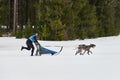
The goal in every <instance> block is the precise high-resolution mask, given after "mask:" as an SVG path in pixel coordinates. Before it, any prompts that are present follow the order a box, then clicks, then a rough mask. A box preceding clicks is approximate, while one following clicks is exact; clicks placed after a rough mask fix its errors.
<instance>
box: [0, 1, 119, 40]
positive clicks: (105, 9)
mask: <svg viewBox="0 0 120 80" xmlns="http://www.w3.org/2000/svg"><path fill="white" fill-rule="evenodd" d="M3 25H5V26H7V29H6V30H7V31H8V32H10V33H12V34H13V35H14V36H16V37H18V38H22V37H26V38H27V37H28V36H29V35H31V34H32V33H33V32H36V31H37V32H39V34H40V39H43V40H72V39H86V38H96V37H103V36H104V37H105V36H113V35H119V33H120V0H9V1H8V0H0V26H1V27H0V33H1V34H2V33H3V30H2V29H3V27H2V26H3Z"/></svg>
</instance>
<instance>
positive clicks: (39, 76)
mask: <svg viewBox="0 0 120 80" xmlns="http://www.w3.org/2000/svg"><path fill="white" fill-rule="evenodd" d="M39 43H40V44H41V45H42V46H44V47H46V48H48V49H52V50H55V51H59V49H60V47H56V46H63V47H64V48H63V50H62V52H61V53H60V54H59V55H54V56H51V55H42V56H30V54H31V52H30V51H27V50H23V51H21V50H20V48H21V46H26V39H16V38H14V37H1V38H0V80H120V36H112V37H101V38H96V39H85V40H72V41H71V40H70V41H42V40H39ZM91 43H93V44H96V47H95V48H93V49H91V51H92V52H93V54H91V55H87V54H85V55H76V56H75V51H76V49H75V48H76V47H77V46H78V45H79V44H87V45H88V44H91ZM34 53H35V52H34Z"/></svg>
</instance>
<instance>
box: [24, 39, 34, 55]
mask: <svg viewBox="0 0 120 80" xmlns="http://www.w3.org/2000/svg"><path fill="white" fill-rule="evenodd" d="M26 45H27V47H23V49H27V50H30V49H31V48H32V51H31V56H33V53H34V49H35V48H34V46H33V43H32V41H30V40H29V39H28V40H27V41H26Z"/></svg>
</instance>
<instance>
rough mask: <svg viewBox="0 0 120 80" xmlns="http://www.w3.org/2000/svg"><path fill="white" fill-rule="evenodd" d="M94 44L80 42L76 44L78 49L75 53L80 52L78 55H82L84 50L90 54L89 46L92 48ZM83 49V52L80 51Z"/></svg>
mask: <svg viewBox="0 0 120 80" xmlns="http://www.w3.org/2000/svg"><path fill="white" fill-rule="evenodd" d="M95 46H96V45H95V44H90V45H85V44H81V45H79V46H78V48H77V49H78V50H77V51H76V53H75V55H77V54H78V53H80V55H84V54H85V52H86V51H87V54H88V55H90V54H89V53H91V54H92V51H90V49H91V48H94V47H95ZM83 50H84V52H83V53H82V51H83Z"/></svg>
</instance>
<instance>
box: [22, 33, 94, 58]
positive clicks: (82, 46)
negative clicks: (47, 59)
mask: <svg viewBox="0 0 120 80" xmlns="http://www.w3.org/2000/svg"><path fill="white" fill-rule="evenodd" d="M37 37H38V33H34V34H33V35H32V36H30V37H29V38H28V39H27V41H26V45H27V47H24V46H22V47H21V51H22V50H23V49H26V50H31V49H32V50H31V56H33V53H34V50H35V48H34V46H33V43H35V45H36V48H37V50H36V56H37V55H41V54H45V53H46V54H51V55H54V54H55V53H60V52H61V51H62V49H63V46H62V47H61V49H60V51H59V52H56V51H53V50H49V49H46V48H44V47H41V45H40V44H39V42H38V41H37ZM94 47H96V45H95V44H90V45H85V44H80V45H78V47H77V51H76V53H75V55H77V54H80V55H84V54H85V53H86V52H87V54H88V55H90V53H91V54H92V51H90V49H91V48H94ZM83 51H84V52H83ZM38 53H39V54H38Z"/></svg>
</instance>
